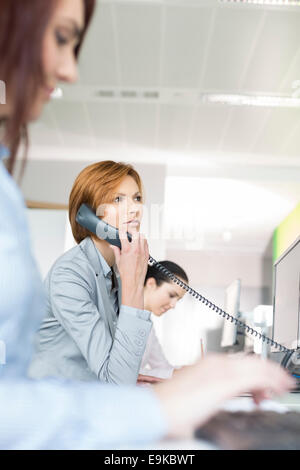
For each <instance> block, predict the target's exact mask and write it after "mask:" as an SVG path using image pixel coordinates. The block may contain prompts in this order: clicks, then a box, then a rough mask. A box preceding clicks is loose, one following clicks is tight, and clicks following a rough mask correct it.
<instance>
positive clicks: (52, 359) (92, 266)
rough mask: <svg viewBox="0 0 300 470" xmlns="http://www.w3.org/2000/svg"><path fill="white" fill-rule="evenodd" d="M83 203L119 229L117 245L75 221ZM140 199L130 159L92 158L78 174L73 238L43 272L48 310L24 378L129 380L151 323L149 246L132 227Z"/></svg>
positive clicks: (137, 218) (137, 365) (139, 185)
mask: <svg viewBox="0 0 300 470" xmlns="http://www.w3.org/2000/svg"><path fill="white" fill-rule="evenodd" d="M83 203H85V204H88V205H89V206H90V207H91V208H92V209H93V210H94V212H95V213H98V214H99V215H100V214H101V218H102V219H103V220H104V221H105V222H107V223H109V224H110V225H112V226H114V227H117V228H118V229H119V230H120V234H121V238H122V251H121V252H120V250H119V249H118V248H115V247H112V246H111V245H110V244H109V243H108V242H107V241H106V240H100V239H98V238H97V237H96V236H95V235H93V234H92V233H90V232H88V230H86V229H84V228H82V227H81V226H80V225H79V224H78V223H77V222H76V215H77V212H78V210H79V208H80V206H81V205H82V204H83ZM142 203H143V188H142V182H141V179H140V177H139V175H138V173H137V172H136V171H135V170H134V168H132V166H130V165H126V164H124V163H116V162H112V161H104V162H100V163H95V164H93V165H90V166H88V167H87V168H85V169H84V170H83V171H82V172H81V173H80V175H79V176H78V177H77V179H76V181H75V183H74V185H73V189H72V192H71V195H70V201H69V218H70V223H71V227H72V232H73V236H74V238H75V240H76V242H77V243H78V245H77V246H76V247H75V248H72V249H71V250H70V251H68V252H67V253H65V254H64V255H63V256H61V257H60V258H59V259H58V260H57V261H56V263H55V264H54V266H53V267H52V269H51V270H50V272H49V274H48V276H47V278H46V281H45V286H46V294H47V313H46V317H45V319H44V321H43V323H42V325H41V327H40V330H39V334H38V338H37V341H36V345H37V348H36V353H35V355H34V359H33V362H32V364H31V366H30V371H29V375H30V377H32V378H38V379H40V378H44V377H60V378H67V379H73V380H75V379H76V380H85V381H86V380H88V381H93V380H100V381H101V382H104V383H114V384H119V385H120V384H127V385H129V384H136V382H137V379H138V373H139V369H140V364H141V360H142V357H143V354H144V350H145V347H146V344H147V339H148V336H149V333H150V330H151V327H152V322H151V319H150V315H151V312H150V311H146V310H144V281H145V276H146V272H147V261H148V259H149V252H148V248H147V243H146V241H145V240H144V238H143V237H142V236H141V235H140V231H139V229H140V223H141V219H142V214H143V205H142ZM126 232H129V233H131V234H132V235H133V241H132V243H129V241H128V240H127V237H126V236H125V234H126ZM138 253H141V256H140V258H141V260H142V261H140V260H139V257H137V255H136V254H138ZM149 380H150V379H149ZM151 380H153V381H154V379H151Z"/></svg>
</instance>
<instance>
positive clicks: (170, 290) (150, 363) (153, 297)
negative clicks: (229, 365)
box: [138, 261, 189, 383]
mask: <svg viewBox="0 0 300 470" xmlns="http://www.w3.org/2000/svg"><path fill="white" fill-rule="evenodd" d="M159 264H160V265H162V266H163V267H164V268H166V269H168V271H170V272H171V273H172V274H174V275H175V276H176V277H178V278H179V279H180V280H181V281H183V282H185V283H186V284H188V283H189V280H188V277H187V275H186V273H185V271H184V270H183V269H182V268H181V267H180V266H178V264H176V263H173V262H172V261H159ZM185 294H186V291H185V290H184V289H183V288H182V287H180V286H179V285H178V284H176V283H175V282H172V281H171V280H170V279H169V277H168V276H167V275H166V274H164V273H163V272H161V271H160V270H159V269H158V268H157V267H156V265H153V266H148V270H147V274H146V279H145V286H144V303H145V308H146V309H147V310H150V311H151V312H152V313H153V315H155V316H156V317H161V316H162V315H164V314H165V313H166V312H168V311H169V310H170V309H172V308H175V306H176V304H177V302H178V301H179V300H181V299H182V298H183V297H184V295H185ZM173 372H174V367H173V366H172V365H171V364H170V363H169V362H168V360H167V359H166V357H165V355H164V352H163V350H162V347H161V345H160V344H159V341H158V338H157V336H156V334H155V330H154V328H152V330H151V332H150V335H149V338H148V342H147V346H146V349H145V353H144V356H143V359H142V364H141V369H140V376H139V379H138V382H139V383H144V382H146V383H147V382H150V383H151V382H156V380H155V378H157V379H169V378H171V377H172V375H173ZM151 377H153V380H151ZM157 381H159V380H157Z"/></svg>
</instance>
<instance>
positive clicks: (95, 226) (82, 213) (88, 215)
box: [76, 204, 294, 354]
mask: <svg viewBox="0 0 300 470" xmlns="http://www.w3.org/2000/svg"><path fill="white" fill-rule="evenodd" d="M76 222H77V223H78V224H79V225H81V226H82V227H83V228H85V229H87V230H89V232H91V233H93V234H94V235H96V236H97V237H98V238H100V239H102V240H106V241H107V242H108V243H110V244H111V245H114V246H117V247H118V248H120V249H121V240H120V237H119V231H118V230H117V229H116V228H115V227H112V226H111V225H109V224H108V223H106V222H104V221H103V220H101V219H99V218H98V217H97V216H96V214H95V212H94V211H93V210H92V209H91V208H90V207H89V206H88V205H87V204H82V206H81V207H80V209H79V211H78V213H77V216H76ZM127 237H128V240H129V241H130V242H131V241H132V237H131V235H130V233H127ZM149 264H150V265H151V266H153V265H154V264H155V268H157V269H158V270H159V271H161V272H162V273H163V274H165V275H166V276H167V277H168V278H169V279H171V281H173V282H175V283H176V284H178V285H179V286H180V287H182V289H184V290H185V291H187V292H188V293H189V294H190V295H192V296H193V297H194V298H195V299H196V300H199V301H200V302H202V303H203V304H205V305H206V306H207V307H208V308H211V309H212V310H214V311H215V312H216V313H217V314H218V315H220V316H222V317H223V318H225V319H226V320H228V321H231V323H235V325H236V326H237V327H239V328H241V329H242V330H244V331H245V332H247V333H249V334H250V335H254V336H255V337H256V338H259V339H261V340H262V341H265V342H267V344H270V345H272V346H273V347H274V348H276V349H279V351H280V352H285V353H286V354H288V353H292V352H294V350H292V349H288V348H286V347H285V346H282V345H281V344H279V343H277V342H276V341H273V340H272V339H271V338H268V337H267V336H266V335H263V334H261V333H259V332H258V331H256V330H255V329H253V328H251V327H250V326H248V325H246V324H245V323H243V322H242V321H240V320H238V319H237V318H235V317H233V316H232V315H229V313H226V312H225V311H224V310H222V309H221V308H220V307H217V306H216V305H215V304H213V303H212V302H210V301H209V300H207V299H206V298H205V297H203V295H201V294H199V293H198V292H197V291H195V290H194V289H192V288H191V287H190V286H188V285H187V284H185V283H184V282H183V281H181V279H178V278H177V277H176V276H175V275H174V274H173V273H171V272H170V271H168V269H166V268H165V267H164V266H162V265H161V264H159V263H158V262H157V261H155V259H153V258H152V257H151V256H149Z"/></svg>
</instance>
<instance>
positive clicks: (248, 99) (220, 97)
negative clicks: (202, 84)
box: [200, 93, 300, 108]
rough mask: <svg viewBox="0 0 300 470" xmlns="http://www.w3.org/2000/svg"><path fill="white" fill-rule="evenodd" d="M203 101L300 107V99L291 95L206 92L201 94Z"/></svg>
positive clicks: (238, 104)
mask: <svg viewBox="0 0 300 470" xmlns="http://www.w3.org/2000/svg"><path fill="white" fill-rule="evenodd" d="M200 99H201V101H202V102H203V103H217V104H227V105H231V106H264V107H267V108H273V107H274V108H299V107H300V99H298V98H293V97H289V96H259V95H234V94H232V95H231V94H221V93H204V94H202V95H200Z"/></svg>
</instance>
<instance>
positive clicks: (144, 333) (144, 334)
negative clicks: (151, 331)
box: [139, 330, 146, 338]
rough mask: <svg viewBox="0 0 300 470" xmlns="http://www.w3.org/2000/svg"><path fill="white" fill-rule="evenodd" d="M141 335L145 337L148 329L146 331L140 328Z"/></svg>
mask: <svg viewBox="0 0 300 470" xmlns="http://www.w3.org/2000/svg"><path fill="white" fill-rule="evenodd" d="M139 336H140V337H141V338H144V337H145V336H146V331H145V330H140V331H139Z"/></svg>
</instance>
